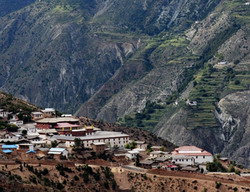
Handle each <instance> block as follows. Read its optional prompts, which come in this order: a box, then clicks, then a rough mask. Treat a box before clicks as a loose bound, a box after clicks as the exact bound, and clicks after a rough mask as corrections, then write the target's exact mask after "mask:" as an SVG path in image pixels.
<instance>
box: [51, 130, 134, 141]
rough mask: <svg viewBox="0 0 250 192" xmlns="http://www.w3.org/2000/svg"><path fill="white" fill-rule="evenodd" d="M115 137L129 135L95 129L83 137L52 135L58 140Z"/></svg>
mask: <svg viewBox="0 0 250 192" xmlns="http://www.w3.org/2000/svg"><path fill="white" fill-rule="evenodd" d="M117 137H129V135H127V134H124V133H121V132H113V131H97V132H96V133H95V134H94V135H86V136H83V137H74V136H64V135H54V136H53V138H55V139H58V140H66V141H74V139H75V138H79V139H81V140H83V141H84V140H93V139H103V138H105V139H106V138H107V139H109V138H117Z"/></svg>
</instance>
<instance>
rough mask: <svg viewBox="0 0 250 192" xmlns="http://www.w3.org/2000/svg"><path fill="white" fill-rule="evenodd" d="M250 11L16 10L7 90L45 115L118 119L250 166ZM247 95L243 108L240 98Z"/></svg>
mask: <svg viewBox="0 0 250 192" xmlns="http://www.w3.org/2000/svg"><path fill="white" fill-rule="evenodd" d="M0 2H1V1H0ZM16 2H17V1H16ZM18 2H19V1H18ZM246 2H247V1H238V0H224V1H220V0H206V1H204V0H198V1H197V0H169V1H165V0H157V1H156V0H126V1H125V0H124V1H123V0H106V1H105V0H93V1H88V0H63V1H59V0H51V1H48V0H39V1H34V2H29V3H27V4H23V5H22V6H20V5H18V6H13V7H12V6H11V5H10V4H8V6H7V7H9V8H8V12H6V13H3V14H2V15H1V17H0V37H1V38H0V69H1V70H0V87H1V89H2V90H5V91H7V92H9V93H12V94H14V95H15V96H18V97H20V98H23V99H25V100H27V101H30V102H31V103H35V104H37V105H39V106H42V107H46V106H50V107H55V108H57V109H59V110H61V111H65V112H71V113H72V112H75V111H77V113H76V114H77V115H79V116H87V117H90V118H94V119H99V120H105V121H109V122H116V121H117V120H119V122H120V123H121V124H125V125H131V126H136V127H140V128H143V129H147V130H150V131H152V132H153V133H154V134H156V135H158V136H160V137H162V138H167V139H168V140H170V141H171V142H173V143H174V144H177V145H182V144H193V145H197V146H199V147H202V148H205V149H207V150H209V151H211V152H214V153H222V155H225V156H228V157H233V158H234V159H235V160H237V161H238V162H239V163H242V164H244V165H249V162H248V160H247V158H246V157H247V156H248V154H249V151H250V150H249V149H248V142H247V141H246V140H245V139H244V138H245V136H244V133H247V132H248V129H249V125H248V123H247V122H248V121H247V119H248V118H249V117H248V115H246V114H247V112H243V111H242V110H241V108H239V106H241V105H244V104H243V103H246V102H247V99H245V97H247V96H248V91H247V90H248V89H249V84H250V82H249V74H250V73H249V70H250V67H249V60H250V56H249V41H250V38H249V34H250V33H249V17H250V11H249V10H250V9H249V5H248V4H247V3H246ZM6 5H7V4H6ZM6 5H5V6H6ZM12 5H15V4H12ZM10 7H11V9H10ZM219 62H224V64H225V66H224V65H223V64H219V65H217V64H218V63H219ZM241 92H243V93H244V95H246V96H245V97H244V99H241V98H240V97H236V96H235V95H238V94H239V95H241V94H242V93H241ZM231 94H232V95H231ZM228 98H230V100H228ZM232 98H233V99H232ZM188 99H189V104H186V100H188ZM225 101H227V102H225ZM193 102H197V105H192V103H193ZM174 103H175V105H173V104H174ZM187 103H188V102H187ZM80 105H81V107H80ZM158 105H160V106H161V107H159V106H158ZM230 106H234V107H235V108H234V111H235V110H236V112H237V113H236V114H237V115H236V114H234V112H233V111H232V110H231V109H229V108H230ZM244 106H247V105H244ZM243 113H244V114H243ZM243 151H245V152H244V154H243ZM235 154H237V156H236V155H235Z"/></svg>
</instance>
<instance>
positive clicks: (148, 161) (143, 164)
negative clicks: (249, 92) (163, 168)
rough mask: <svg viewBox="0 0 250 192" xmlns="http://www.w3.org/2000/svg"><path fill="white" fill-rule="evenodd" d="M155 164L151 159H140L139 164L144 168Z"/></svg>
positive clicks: (150, 167)
mask: <svg viewBox="0 0 250 192" xmlns="http://www.w3.org/2000/svg"><path fill="white" fill-rule="evenodd" d="M155 164H156V163H155V162H154V161H151V160H144V161H140V166H141V167H143V168H144V169H152V166H153V165H155Z"/></svg>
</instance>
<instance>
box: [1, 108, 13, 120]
mask: <svg viewBox="0 0 250 192" xmlns="http://www.w3.org/2000/svg"><path fill="white" fill-rule="evenodd" d="M9 114H11V113H10V112H8V111H5V110H4V109H0V117H2V118H8V115H9Z"/></svg>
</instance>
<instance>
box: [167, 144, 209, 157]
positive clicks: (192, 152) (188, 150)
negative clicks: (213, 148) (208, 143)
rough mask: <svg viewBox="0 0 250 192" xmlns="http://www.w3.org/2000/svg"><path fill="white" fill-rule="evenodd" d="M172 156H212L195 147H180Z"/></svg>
mask: <svg viewBox="0 0 250 192" xmlns="http://www.w3.org/2000/svg"><path fill="white" fill-rule="evenodd" d="M172 154H173V155H185V156H212V154H211V153H209V152H207V151H205V150H203V149H201V148H199V147H196V146H182V147H179V148H176V149H175V150H174V151H173V152H172Z"/></svg>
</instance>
